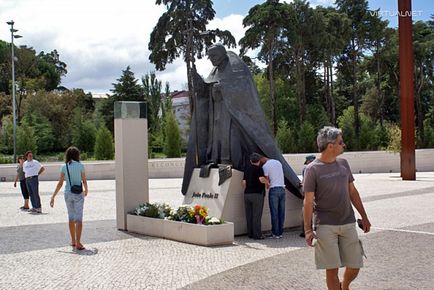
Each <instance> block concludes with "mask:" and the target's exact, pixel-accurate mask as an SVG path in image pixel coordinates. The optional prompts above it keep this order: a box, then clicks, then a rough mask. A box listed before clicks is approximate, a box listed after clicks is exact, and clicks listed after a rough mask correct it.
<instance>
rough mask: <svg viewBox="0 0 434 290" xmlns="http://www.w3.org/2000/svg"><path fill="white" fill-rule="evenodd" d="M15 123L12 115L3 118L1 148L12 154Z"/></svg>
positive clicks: (4, 151)
mask: <svg viewBox="0 0 434 290" xmlns="http://www.w3.org/2000/svg"><path fill="white" fill-rule="evenodd" d="M12 131H13V124H12V116H11V115H8V116H5V117H3V118H2V131H1V138H0V139H1V144H2V146H1V147H0V150H1V151H2V152H3V153H5V154H11V153H12V152H13V150H14V148H13V142H14V141H13V132H12Z"/></svg>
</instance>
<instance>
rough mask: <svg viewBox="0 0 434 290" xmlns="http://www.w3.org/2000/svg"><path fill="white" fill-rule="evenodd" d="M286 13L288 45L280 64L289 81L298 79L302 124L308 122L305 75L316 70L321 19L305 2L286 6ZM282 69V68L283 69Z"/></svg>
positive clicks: (284, 45) (286, 38) (284, 36)
mask: <svg viewBox="0 0 434 290" xmlns="http://www.w3.org/2000/svg"><path fill="white" fill-rule="evenodd" d="M285 7H286V8H285V9H286V11H287V13H286V17H285V19H284V22H283V30H282V36H283V39H285V40H286V41H285V42H284V44H283V48H282V49H281V53H282V55H281V56H280V60H279V61H280V62H281V63H284V64H285V66H286V67H287V68H286V69H284V71H288V72H289V74H290V78H294V79H295V92H296V96H297V102H298V107H299V114H298V116H299V121H300V123H303V121H304V120H305V118H306V104H307V100H306V75H307V71H308V70H312V69H313V67H314V66H315V59H314V57H315V44H316V43H317V42H318V40H317V38H318V36H317V35H318V32H317V29H318V26H319V25H318V24H319V23H318V19H317V17H316V15H315V13H314V10H313V9H312V8H311V7H310V6H309V3H308V2H306V1H305V0H295V1H293V2H291V3H289V4H287V5H285ZM281 66H282V65H281Z"/></svg>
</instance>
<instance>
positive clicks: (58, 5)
mask: <svg viewBox="0 0 434 290" xmlns="http://www.w3.org/2000/svg"><path fill="white" fill-rule="evenodd" d="M330 1H331V0H317V1H313V2H314V3H327V2H330ZM154 3H155V1H153V0H152V1H151V0H127V1H119V0H74V1H72V0H1V2H0V19H5V20H11V19H13V20H14V21H15V27H16V28H17V29H19V34H20V35H22V36H23V38H22V39H18V40H17V41H16V44H17V45H27V46H31V47H34V48H35V50H36V51H37V52H40V51H45V52H49V51H52V50H54V49H57V51H58V52H59V54H60V59H61V60H62V61H64V62H65V63H66V64H67V65H68V67H67V69H68V74H67V75H66V77H64V78H63V79H62V85H64V86H66V87H68V88H83V89H84V90H86V91H92V92H94V93H107V92H109V90H110V89H111V88H112V87H113V86H112V83H114V82H116V79H118V78H119V77H120V76H121V73H122V70H124V69H125V68H126V67H127V66H130V67H131V70H132V71H133V72H134V73H135V75H136V77H137V78H140V77H141V76H143V75H145V74H147V73H149V72H150V71H153V70H155V67H154V65H153V64H151V63H150V62H149V60H148V57H149V51H148V42H149V37H150V33H151V31H152V29H153V27H154V26H155V24H156V23H157V21H158V18H159V17H160V15H161V14H162V13H163V12H164V11H165V10H166V9H165V7H164V6H163V5H160V6H157V5H155V4H154ZM243 18H244V16H243V15H235V14H232V15H228V16H226V17H224V18H215V19H214V20H213V21H211V22H210V24H209V25H208V28H209V29H215V28H219V29H222V30H229V31H231V33H232V34H233V35H234V37H235V39H236V41H237V43H238V41H239V40H240V38H241V37H242V36H243V35H244V32H245V28H243V26H242V20H243ZM0 39H2V40H5V41H10V32H9V29H8V26H7V25H6V23H4V24H1V23H0ZM232 50H234V51H236V52H239V47H238V46H237V48H235V49H232ZM255 54H256V51H253V52H252V51H250V52H249V55H250V56H254V55H255ZM197 69H198V72H199V73H200V74H202V75H203V76H206V75H207V74H208V73H209V71H210V69H211V64H210V63H209V61H208V60H207V59H206V58H203V59H201V60H198V61H197ZM157 77H158V78H159V79H160V80H162V81H163V83H165V82H169V83H170V86H171V88H172V89H183V88H185V85H186V82H187V79H186V67H185V64H184V62H183V60H182V59H181V58H179V59H177V60H175V61H174V62H173V63H172V64H168V65H167V67H166V70H165V71H163V72H157Z"/></svg>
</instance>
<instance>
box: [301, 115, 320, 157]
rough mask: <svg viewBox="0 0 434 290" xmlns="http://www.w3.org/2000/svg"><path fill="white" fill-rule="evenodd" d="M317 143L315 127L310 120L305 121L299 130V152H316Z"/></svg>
mask: <svg viewBox="0 0 434 290" xmlns="http://www.w3.org/2000/svg"><path fill="white" fill-rule="evenodd" d="M315 144H316V131H315V128H314V127H313V126H312V124H311V123H309V122H308V121H304V122H303V123H302V124H301V127H300V131H299V132H298V146H297V147H298V152H315V151H316V150H315Z"/></svg>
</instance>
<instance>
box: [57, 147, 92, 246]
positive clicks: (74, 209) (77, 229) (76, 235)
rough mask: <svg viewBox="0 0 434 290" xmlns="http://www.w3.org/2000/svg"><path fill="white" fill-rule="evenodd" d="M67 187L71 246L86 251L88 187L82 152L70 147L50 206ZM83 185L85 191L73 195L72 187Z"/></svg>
mask: <svg viewBox="0 0 434 290" xmlns="http://www.w3.org/2000/svg"><path fill="white" fill-rule="evenodd" d="M64 180H66V185H65V203H66V208H67V209H68V218H69V233H70V235H71V246H72V247H73V248H74V249H77V250H84V249H85V248H84V246H83V245H82V244H81V241H80V240H81V232H82V230H83V205H84V197H85V196H87V193H88V187H87V179H86V173H85V171H84V166H83V164H82V163H81V162H80V151H79V150H78V149H77V148H76V147H73V146H71V147H69V148H68V149H66V152H65V164H64V165H63V166H62V168H61V170H60V176H59V182H58V183H57V186H56V189H55V190H54V193H53V195H52V196H51V201H50V206H51V207H54V200H55V197H56V195H57V193H58V192H59V191H60V189H61V188H62V186H63V181H64ZM81 184H83V185H82V188H84V190H83V191H82V192H79V193H73V192H72V191H71V187H72V186H74V185H81Z"/></svg>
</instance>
